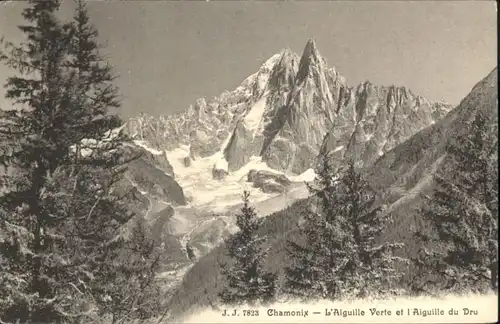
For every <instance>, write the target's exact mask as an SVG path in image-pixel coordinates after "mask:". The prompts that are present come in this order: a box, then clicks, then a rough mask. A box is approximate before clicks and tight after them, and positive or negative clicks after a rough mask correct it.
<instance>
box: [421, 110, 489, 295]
mask: <svg viewBox="0 0 500 324" xmlns="http://www.w3.org/2000/svg"><path fill="white" fill-rule="evenodd" d="M493 126H494V123H493V122H492V121H491V120H490V117H489V116H488V115H486V114H483V113H478V114H477V115H476V116H475V118H474V120H473V121H472V122H471V123H470V124H469V125H468V126H467V128H466V129H467V131H465V132H464V133H463V134H462V135H460V136H459V137H457V138H456V139H454V140H452V141H451V142H450V144H449V145H448V146H447V148H446V154H447V155H446V158H445V160H444V161H443V163H442V166H441V168H440V170H439V172H438V173H437V174H435V175H434V180H435V184H436V187H435V190H434V192H433V193H432V195H431V196H426V197H425V199H426V204H425V207H424V208H423V209H422V213H421V214H422V216H423V220H424V222H426V223H428V224H430V225H431V231H424V230H418V231H417V232H416V236H417V237H418V238H420V239H422V240H423V242H424V244H425V245H424V247H423V248H422V249H421V251H420V254H419V256H418V257H417V258H416V259H415V260H414V262H415V266H416V268H417V269H419V271H418V274H419V275H418V276H417V278H416V280H415V282H414V287H413V288H414V290H415V291H417V292H424V293H425V292H435V291H440V290H443V291H449V292H467V291H473V292H484V291H486V290H488V289H493V290H494V291H496V290H497V287H498V270H497V267H498V168H497V161H498V151H497V145H498V139H497V136H496V131H495V130H494V129H493ZM422 227H424V226H422Z"/></svg>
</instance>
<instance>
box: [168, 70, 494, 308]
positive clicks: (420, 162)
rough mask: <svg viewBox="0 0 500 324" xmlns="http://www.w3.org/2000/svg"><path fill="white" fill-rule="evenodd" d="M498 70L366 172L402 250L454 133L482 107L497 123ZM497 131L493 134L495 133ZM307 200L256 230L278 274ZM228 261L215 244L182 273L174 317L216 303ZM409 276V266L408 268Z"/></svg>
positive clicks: (409, 246) (412, 245)
mask: <svg viewBox="0 0 500 324" xmlns="http://www.w3.org/2000/svg"><path fill="white" fill-rule="evenodd" d="M497 92H498V91H497V69H495V70H493V71H492V72H491V73H490V74H489V75H488V76H487V77H486V78H485V79H483V80H482V81H480V82H479V83H478V84H477V85H476V86H475V87H474V88H473V89H472V91H471V93H470V94H469V95H468V96H467V97H466V98H465V99H464V100H463V101H462V102H461V103H460V105H459V106H458V107H457V108H456V109H454V110H453V111H451V112H450V113H448V114H447V115H446V116H445V117H444V118H443V119H441V120H440V121H438V122H436V123H435V124H434V125H432V126H430V127H428V128H425V129H424V130H422V131H420V132H418V133H417V134H415V135H414V136H412V137H411V138H410V139H408V140H407V141H405V142H403V143H401V144H399V145H397V146H395V147H394V148H393V149H392V150H390V151H389V152H387V153H386V154H384V155H383V156H382V157H381V158H379V159H378V161H377V162H376V163H375V164H374V165H372V166H371V167H370V168H365V169H364V172H365V175H366V176H367V178H368V179H369V181H370V183H371V184H372V186H373V187H374V188H375V189H377V191H378V193H379V195H380V197H379V198H380V204H383V205H386V207H387V208H386V209H385V210H386V211H389V212H392V214H393V218H394V224H392V226H391V227H390V228H388V230H387V232H386V233H384V235H383V238H381V239H389V240H398V241H400V242H403V243H405V245H406V246H405V249H404V250H403V251H402V253H403V255H405V256H411V255H412V254H413V253H415V252H416V248H417V247H418V245H419V244H420V243H419V242H416V241H414V240H413V237H412V235H411V231H410V230H411V229H412V228H414V226H415V220H416V219H418V217H419V216H418V209H419V207H420V206H421V204H422V203H423V202H422V201H421V200H420V196H419V193H421V192H425V191H427V190H431V189H432V179H431V177H430V175H431V174H432V173H433V172H435V171H436V170H438V168H439V167H440V164H441V163H442V162H443V161H444V159H445V156H444V147H445V146H446V144H447V143H448V142H449V141H450V140H453V138H454V137H455V135H456V134H458V133H460V132H467V123H468V122H469V121H471V120H472V119H473V118H474V116H475V114H476V113H477V112H478V111H483V112H485V113H487V114H489V115H490V116H492V117H493V118H492V119H493V122H494V124H495V125H496V124H497V123H498V111H497V108H498V107H497V106H498V105H497ZM495 134H496V133H495ZM307 203H308V202H307V200H301V201H298V202H296V203H295V204H294V205H292V206H291V207H289V208H287V209H285V210H283V211H280V212H277V213H275V214H273V215H270V216H268V217H266V219H265V222H264V225H263V226H262V228H261V229H260V234H261V235H266V236H267V238H268V244H269V245H270V255H269V257H268V259H267V261H266V262H267V264H266V267H267V268H270V269H272V270H274V271H277V272H278V273H280V272H281V271H282V269H283V268H284V267H285V266H286V265H287V264H288V262H289V260H288V259H287V258H286V256H285V253H284V246H285V242H286V240H294V241H296V240H297V238H298V237H300V230H299V228H298V226H297V224H298V222H299V220H300V213H301V211H302V210H304V208H305V207H306V205H307ZM225 260H227V256H226V251H225V248H224V247H223V246H219V247H217V248H216V249H214V250H213V251H212V252H210V253H209V254H207V255H206V256H204V257H203V258H201V259H200V260H199V261H198V262H197V264H195V265H194V266H193V268H192V269H191V270H190V271H189V272H188V273H187V274H186V275H185V277H184V280H183V282H182V285H181V287H180V289H179V290H178V291H177V292H176V294H175V295H174V296H173V298H172V299H171V301H170V307H171V309H172V316H173V318H175V317H177V316H181V315H182V314H185V313H186V312H190V311H192V310H194V309H196V308H197V307H206V306H208V305H211V304H217V293H218V292H219V291H220V289H221V285H220V283H219V282H220V278H221V277H220V271H219V270H220V269H219V267H218V266H217V264H218V263H219V262H223V261H225ZM406 272H407V275H408V276H411V269H406Z"/></svg>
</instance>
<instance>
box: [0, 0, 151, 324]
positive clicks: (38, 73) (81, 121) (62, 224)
mask: <svg viewBox="0 0 500 324" xmlns="http://www.w3.org/2000/svg"><path fill="white" fill-rule="evenodd" d="M58 8H59V2H58V1H56V0H47V1H34V0H32V1H29V6H28V7H27V8H26V9H25V10H24V11H23V17H24V18H25V20H26V21H27V22H28V23H29V24H28V25H26V26H20V29H21V31H22V32H24V34H25V35H26V39H27V41H26V42H24V43H22V44H21V45H19V46H16V45H14V44H12V43H7V44H6V46H5V51H3V52H1V53H0V59H1V60H2V61H3V62H4V63H5V64H7V65H8V66H9V67H11V68H14V69H16V70H17V71H18V76H15V77H10V78H9V79H8V81H7V85H6V88H7V98H9V99H11V100H12V101H13V103H14V104H18V105H21V106H22V109H18V110H12V111H8V112H7V113H6V116H5V118H4V122H3V123H2V124H1V125H0V142H2V148H1V150H2V152H0V153H1V156H0V162H1V163H2V164H3V165H4V166H5V167H7V168H9V169H10V170H14V171H15V172H10V173H9V174H8V175H7V176H5V177H3V179H2V180H3V181H2V182H3V185H4V186H5V187H6V188H7V191H6V192H3V193H0V265H1V267H2V272H1V274H0V296H1V297H0V319H2V320H7V321H17V320H19V321H21V322H51V323H65V322H78V321H84V322H89V321H91V320H92V318H95V316H96V314H97V315H103V314H105V315H108V314H109V313H111V316H112V318H113V320H114V321H115V322H116V321H117V320H125V319H129V318H130V314H129V313H133V316H138V317H144V316H149V315H150V314H146V313H148V312H147V310H146V309H147V308H148V307H149V306H147V307H141V305H142V304H144V303H140V299H144V298H143V297H144V296H143V295H142V294H140V293H138V294H136V295H135V298H130V297H128V296H127V297H124V295H126V293H125V291H124V285H123V278H124V276H125V277H126V278H127V286H126V287H130V288H131V289H132V288H135V287H138V288H143V286H144V285H145V283H144V282H147V283H148V284H149V283H150V282H151V281H152V278H153V275H152V274H151V273H152V272H153V271H154V269H155V266H156V264H157V262H156V258H155V257H154V256H152V255H151V253H152V249H151V248H150V247H149V243H146V242H142V243H140V245H141V246H143V247H144V248H143V249H135V250H134V249H131V248H130V245H131V244H132V243H131V241H130V240H128V241H127V240H126V239H125V237H124V235H123V234H124V233H123V231H124V225H126V224H127V223H128V222H129V221H130V220H131V219H132V217H133V216H134V215H133V214H131V213H130V212H128V211H127V205H126V203H125V200H124V199H127V198H129V197H128V195H125V196H126V197H125V196H122V197H117V196H116V195H113V194H112V192H113V189H114V187H115V186H116V185H117V183H118V182H119V181H120V180H121V179H122V177H123V172H125V170H126V164H127V163H128V162H130V161H131V160H133V159H135V158H136V157H131V156H127V155H124V154H123V152H124V150H123V149H122V147H123V144H124V142H125V141H126V138H125V137H124V136H123V135H122V134H121V133H119V132H116V131H114V129H116V128H117V127H119V126H120V125H121V124H122V122H121V120H120V118H119V117H118V116H117V115H114V114H112V113H110V109H113V108H118V107H119V102H118V100H117V89H116V88H115V87H114V85H113V82H112V81H113V76H112V73H111V72H112V71H111V68H110V67H109V65H107V63H106V62H105V60H103V59H102V57H101V56H100V55H99V51H98V45H97V42H96V37H97V32H96V31H95V30H94V29H93V28H92V26H91V25H90V24H89V20H88V16H87V12H86V9H85V6H84V5H83V2H79V3H78V9H77V14H76V17H75V20H74V21H73V22H71V23H62V22H60V21H59V20H58V19H57V18H56V13H57V10H58ZM137 231H139V232H140V231H144V228H143V227H140V226H136V230H135V231H134V234H133V235H131V236H132V238H133V239H132V242H133V241H134V240H139V236H138V234H137V233H138V232H137ZM141 254H143V255H142V256H140V255H141ZM139 256H140V257H139ZM144 256H145V257H146V258H147V260H145V259H144ZM125 257H127V258H128V257H130V258H131V259H134V258H137V259H138V260H140V261H138V262H136V263H135V264H133V265H128V263H127V262H125V261H126V259H125ZM145 277H146V278H147V280H143V278H145ZM117 305H119V306H117ZM124 305H127V314H125V315H126V316H128V317H126V318H125V317H124V316H125V315H123V314H122V313H123V311H122V310H123V308H124ZM144 311H145V312H146V313H144ZM121 315H123V316H121ZM99 320H100V319H98V321H99Z"/></svg>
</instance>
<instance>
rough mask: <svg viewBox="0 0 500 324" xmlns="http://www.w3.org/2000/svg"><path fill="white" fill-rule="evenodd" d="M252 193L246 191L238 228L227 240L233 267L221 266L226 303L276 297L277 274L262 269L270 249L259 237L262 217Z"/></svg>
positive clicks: (222, 296) (224, 301) (237, 223)
mask: <svg viewBox="0 0 500 324" xmlns="http://www.w3.org/2000/svg"><path fill="white" fill-rule="evenodd" d="M249 196H250V194H249V192H247V191H245V192H244V193H243V207H242V208H241V213H240V214H238V215H237V216H236V225H237V226H238V227H239V229H240V230H239V231H238V232H237V233H236V234H234V235H233V236H231V237H230V238H229V239H228V240H227V241H226V248H227V250H228V252H229V256H230V257H231V259H232V264H231V266H228V265H227V264H224V265H221V267H222V274H223V276H224V278H225V281H224V283H225V286H224V288H223V291H222V292H221V293H220V294H219V296H220V298H221V300H222V302H223V303H224V304H243V303H248V304H253V303H255V302H259V301H260V302H269V301H271V300H272V299H273V298H274V296H275V291H276V288H275V287H276V284H275V282H276V275H275V274H273V273H271V272H266V271H265V270H264V269H263V268H262V264H263V262H264V258H265V257H266V255H267V251H266V250H265V249H264V248H263V247H262V245H263V244H264V242H265V238H264V237H258V235H257V230H258V229H259V226H260V224H261V219H259V218H258V217H257V214H256V213H255V210H254V209H253V207H251V206H250V202H249Z"/></svg>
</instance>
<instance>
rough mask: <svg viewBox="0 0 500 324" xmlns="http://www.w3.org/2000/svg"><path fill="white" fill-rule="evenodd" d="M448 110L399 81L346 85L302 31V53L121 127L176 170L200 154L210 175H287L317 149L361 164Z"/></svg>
mask: <svg viewBox="0 0 500 324" xmlns="http://www.w3.org/2000/svg"><path fill="white" fill-rule="evenodd" d="M449 110H451V106H449V105H447V104H444V103H431V102H429V101H428V100H426V99H425V98H423V97H422V96H419V95H416V94H414V93H412V92H411V91H410V90H408V89H406V88H405V87H396V86H388V87H386V86H376V85H373V84H371V83H369V82H364V83H362V84H360V85H357V86H354V87H352V86H349V85H348V84H347V82H346V80H345V78H344V77H343V76H342V75H340V74H339V73H338V72H337V71H336V69H335V68H333V67H331V68H329V67H328V65H327V63H326V61H325V60H324V59H323V58H322V56H321V54H320V53H319V51H318V49H317V47H316V44H315V42H314V41H313V40H309V41H308V42H307V44H306V46H305V48H304V52H303V53H302V56H299V55H297V54H295V53H293V52H292V51H291V50H289V49H284V50H282V51H281V52H280V53H278V54H276V55H273V56H272V57H271V58H269V59H268V60H267V61H266V62H265V63H264V64H263V65H262V66H261V67H260V69H259V70H258V71H257V72H256V73H255V74H253V75H251V76H249V77H248V78H247V79H245V80H244V81H243V82H242V83H241V85H240V86H238V87H237V88H236V89H235V90H233V91H231V92H229V91H226V92H224V93H222V94H221V95H220V96H218V97H215V98H213V99H212V100H210V101H207V100H206V99H204V98H202V99H199V100H197V102H196V103H195V104H194V105H192V106H190V107H189V108H188V109H187V110H186V111H184V112H182V113H178V114H175V115H171V116H164V117H159V118H156V117H152V116H147V115H145V114H141V115H139V116H137V117H134V118H131V119H130V120H129V122H128V130H129V133H130V134H131V135H132V136H133V137H134V138H135V139H137V140H140V141H143V142H144V143H147V145H148V146H149V147H151V148H152V149H155V150H160V151H166V152H167V157H168V159H169V161H170V162H171V164H172V165H179V168H186V169H185V170H183V171H179V170H176V167H175V166H174V172H175V173H176V174H180V173H191V174H192V173H193V172H195V171H194V169H195V168H196V167H197V165H198V167H199V164H196V163H193V162H194V161H196V160H203V161H204V162H203V167H202V169H203V171H202V170H198V171H196V172H208V174H209V175H210V176H211V177H212V178H215V179H216V180H222V179H224V178H225V177H227V176H228V175H230V174H234V173H235V172H236V173H241V172H239V170H242V168H243V169H247V172H248V171H249V169H250V168H249V167H248V165H249V164H256V163H257V164H259V165H260V166H259V167H262V168H267V169H271V170H274V171H275V172H280V173H284V174H285V175H287V176H290V177H293V176H299V175H301V174H304V172H307V174H311V170H310V169H311V168H313V167H314V165H315V162H316V161H317V158H318V156H319V155H320V154H322V155H323V154H328V155H331V156H332V158H333V159H336V160H338V161H339V162H341V161H342V160H343V159H345V158H355V159H356V160H357V161H358V162H359V164H361V165H369V164H371V163H373V162H375V161H376V159H377V158H379V157H380V155H382V154H383V153H384V152H387V151H388V150H390V149H391V148H393V147H394V146H395V145H397V144H399V143H401V142H403V141H404V140H406V139H407V138H409V137H410V136H411V135H413V134H415V133H416V132H417V131H419V130H421V129H423V128H425V127H426V126H429V125H431V124H433V123H435V122H436V121H437V120H439V119H440V118H441V117H442V116H444V115H445V114H446V113H447V112H448V111H449ZM174 159H176V160H177V161H173V160H174ZM207 164H209V165H207ZM254 166H256V165H254ZM188 170H190V171H188ZM202 178H203V179H201V178H200V181H201V180H203V181H205V180H208V179H207V178H206V176H204V177H202ZM181 186H182V183H181Z"/></svg>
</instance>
